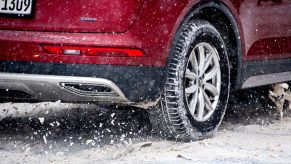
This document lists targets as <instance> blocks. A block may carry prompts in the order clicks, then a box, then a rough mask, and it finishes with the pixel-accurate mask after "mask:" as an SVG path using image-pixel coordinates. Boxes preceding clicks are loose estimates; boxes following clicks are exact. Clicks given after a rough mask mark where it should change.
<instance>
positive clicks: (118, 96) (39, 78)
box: [0, 73, 130, 103]
mask: <svg viewBox="0 0 291 164" xmlns="http://www.w3.org/2000/svg"><path fill="white" fill-rule="evenodd" d="M64 84H74V85H77V86H82V85H83V86H84V85H86V87H90V88H89V90H82V89H80V88H82V87H77V88H73V87H68V86H67V85H64ZM98 87H102V88H101V89H102V91H101V92H99V91H98V89H96V88H98ZM92 88H93V90H92ZM104 88H105V89H104ZM0 89H5V90H17V91H22V92H25V93H27V94H29V95H31V97H32V99H35V100H40V101H54V100H56V101H57V100H61V101H65V102H94V101H96V102H98V101H102V102H104V101H105V102H117V103H130V102H129V101H128V100H127V98H126V97H125V96H124V94H123V92H122V91H121V90H120V89H119V87H118V86H117V85H116V84H115V83H113V82H112V81H110V80H107V79H102V78H94V77H78V76H55V75H37V74H20V73H0ZM85 89H87V88H85ZM94 89H96V90H94Z"/></svg>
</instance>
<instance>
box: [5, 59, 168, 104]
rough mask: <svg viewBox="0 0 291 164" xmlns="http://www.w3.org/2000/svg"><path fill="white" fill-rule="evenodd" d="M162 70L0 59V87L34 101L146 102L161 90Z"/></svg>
mask: <svg viewBox="0 0 291 164" xmlns="http://www.w3.org/2000/svg"><path fill="white" fill-rule="evenodd" d="M164 72H165V70H164V67H146V66H143V67H138V66H110V65H89V64H62V63H44V62H15V61H1V62H0V89H2V91H3V90H4V91H5V90H6V91H11V90H13V91H14V90H15V91H21V92H24V93H25V94H27V95H28V96H23V97H17V98H18V99H19V98H20V99H22V98H23V99H31V100H37V101H58V100H60V101H63V102H110V103H112V102H116V103H122V104H132V103H134V104H139V103H150V102H154V101H156V100H157V99H158V98H159V96H160V94H161V92H162V87H163V84H164V74H165V73H164Z"/></svg>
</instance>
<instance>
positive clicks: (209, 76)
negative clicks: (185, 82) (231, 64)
mask: <svg viewBox="0 0 291 164" xmlns="http://www.w3.org/2000/svg"><path fill="white" fill-rule="evenodd" d="M218 71H219V67H213V68H212V69H211V70H210V71H209V72H208V73H206V74H205V77H204V79H203V80H204V81H205V82H206V81H208V80H210V79H212V78H213V77H214V76H215V75H217V73H218Z"/></svg>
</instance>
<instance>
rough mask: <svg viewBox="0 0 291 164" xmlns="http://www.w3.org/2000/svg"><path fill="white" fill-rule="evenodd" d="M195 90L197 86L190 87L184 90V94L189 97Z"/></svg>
mask: <svg viewBox="0 0 291 164" xmlns="http://www.w3.org/2000/svg"><path fill="white" fill-rule="evenodd" d="M197 89H198V86H197V85H192V86H191V87H188V88H186V89H185V92H186V94H187V95H190V94H192V93H194V92H196V91H197Z"/></svg>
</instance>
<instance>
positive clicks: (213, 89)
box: [204, 83, 219, 96]
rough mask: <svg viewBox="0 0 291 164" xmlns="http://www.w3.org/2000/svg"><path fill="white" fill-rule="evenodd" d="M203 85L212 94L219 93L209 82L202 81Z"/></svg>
mask: <svg viewBox="0 0 291 164" xmlns="http://www.w3.org/2000/svg"><path fill="white" fill-rule="evenodd" d="M204 87H205V89H206V90H208V91H209V92H210V93H211V94H212V95H213V96H217V95H219V93H218V90H217V88H216V87H215V86H214V85H212V84H209V83H204Z"/></svg>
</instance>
